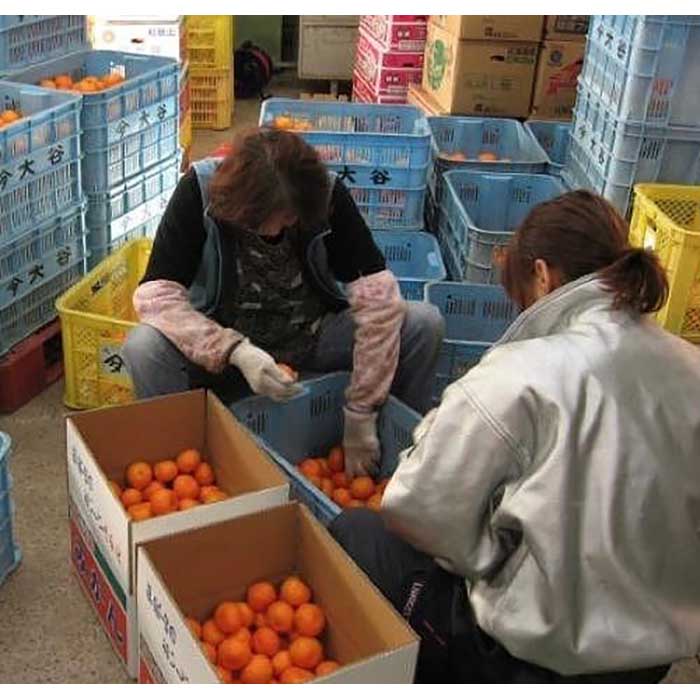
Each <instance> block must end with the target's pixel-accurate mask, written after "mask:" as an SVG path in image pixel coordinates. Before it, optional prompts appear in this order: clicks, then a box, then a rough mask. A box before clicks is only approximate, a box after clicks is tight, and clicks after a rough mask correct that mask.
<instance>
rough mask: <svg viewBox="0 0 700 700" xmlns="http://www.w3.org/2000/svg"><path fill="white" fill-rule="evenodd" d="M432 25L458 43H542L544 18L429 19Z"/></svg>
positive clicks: (464, 17) (509, 16)
mask: <svg viewBox="0 0 700 700" xmlns="http://www.w3.org/2000/svg"><path fill="white" fill-rule="evenodd" d="M430 22H431V23H432V24H434V25H435V26H437V27H440V28H441V29H444V30H446V31H448V32H449V33H450V34H452V36H454V37H457V38H458V39H470V40H472V41H484V40H487V39H493V40H495V41H539V40H540V39H541V38H542V24H543V22H544V15H430Z"/></svg>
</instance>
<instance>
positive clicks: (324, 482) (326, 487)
mask: <svg viewBox="0 0 700 700" xmlns="http://www.w3.org/2000/svg"><path fill="white" fill-rule="evenodd" d="M334 490H335V486H333V480H332V479H321V491H323V493H325V494H326V496H328V498H333V491H334Z"/></svg>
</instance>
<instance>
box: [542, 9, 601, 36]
mask: <svg viewBox="0 0 700 700" xmlns="http://www.w3.org/2000/svg"><path fill="white" fill-rule="evenodd" d="M590 19H591V18H590V15H547V21H546V22H545V27H544V38H545V39H550V40H559V41H585V39H586V34H588V24H589V22H590Z"/></svg>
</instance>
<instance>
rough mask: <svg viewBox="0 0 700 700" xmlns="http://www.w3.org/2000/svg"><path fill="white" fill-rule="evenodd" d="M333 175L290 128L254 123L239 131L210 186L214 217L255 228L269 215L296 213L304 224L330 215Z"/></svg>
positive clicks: (321, 219) (313, 224)
mask: <svg viewBox="0 0 700 700" xmlns="http://www.w3.org/2000/svg"><path fill="white" fill-rule="evenodd" d="M329 190H330V180H329V178H328V172H327V171H326V167H325V165H324V164H323V163H322V162H321V160H320V158H319V157H318V153H317V152H316V150H315V149H314V148H313V147H312V146H310V145H309V144H308V143H307V142H306V141H304V140H303V139H302V138H301V137H299V136H297V135H296V134H294V133H292V132H290V131H282V130H278V129H268V128H255V129H251V130H248V131H245V132H243V133H241V134H239V135H237V136H236V137H235V138H234V140H233V143H232V144H231V148H230V150H229V153H228V155H227V156H226V158H225V160H224V161H222V163H221V165H220V166H219V167H218V169H217V171H216V173H215V174H214V177H213V178H212V181H211V184H210V186H209V201H210V208H211V213H212V215H213V216H214V218H216V219H219V220H220V221H224V222H227V223H234V224H238V225H240V226H244V227H246V228H250V229H253V230H257V229H258V228H259V227H260V226H261V225H262V224H263V223H264V222H265V221H267V219H268V218H269V217H270V215H272V214H274V213H275V212H279V211H283V212H287V213H290V214H293V215H295V216H296V217H298V219H299V223H300V224H301V226H302V227H308V226H317V225H319V224H321V223H322V222H323V221H324V220H325V218H326V217H327V214H328V203H329V199H330V191H329Z"/></svg>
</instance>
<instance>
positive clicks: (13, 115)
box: [0, 109, 22, 129]
mask: <svg viewBox="0 0 700 700" xmlns="http://www.w3.org/2000/svg"><path fill="white" fill-rule="evenodd" d="M21 118H22V113H21V112H20V111H19V110H17V109H6V110H5V111H4V112H0V129H4V128H5V127H6V126H10V124H14V123H15V122H16V121H19V120H20V119H21Z"/></svg>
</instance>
